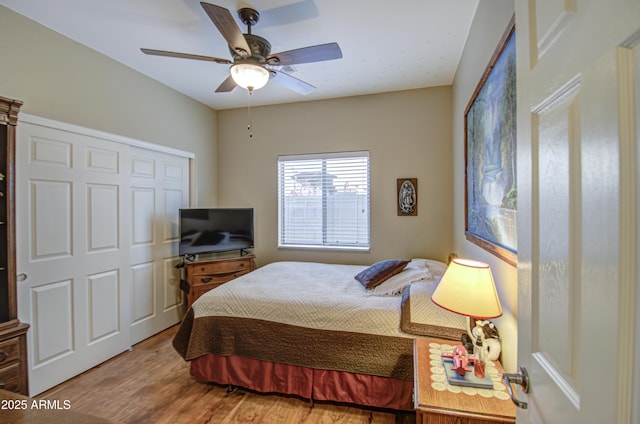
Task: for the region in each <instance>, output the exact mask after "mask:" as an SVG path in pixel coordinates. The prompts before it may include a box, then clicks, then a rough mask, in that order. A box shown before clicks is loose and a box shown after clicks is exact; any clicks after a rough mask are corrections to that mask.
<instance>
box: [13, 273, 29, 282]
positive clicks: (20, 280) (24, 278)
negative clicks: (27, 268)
mask: <svg viewBox="0 0 640 424" xmlns="http://www.w3.org/2000/svg"><path fill="white" fill-rule="evenodd" d="M16 279H17V280H18V282H19V283H22V282H23V281H24V280H26V279H27V274H25V273H24V272H21V273H20V274H18V275H17V276H16Z"/></svg>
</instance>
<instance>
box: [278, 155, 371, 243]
mask: <svg viewBox="0 0 640 424" xmlns="http://www.w3.org/2000/svg"><path fill="white" fill-rule="evenodd" d="M278 224H279V236H278V246H279V247H321V248H352V249H368V248H369V152H345V153H325V154H312V155H293V156H280V157H279V158H278Z"/></svg>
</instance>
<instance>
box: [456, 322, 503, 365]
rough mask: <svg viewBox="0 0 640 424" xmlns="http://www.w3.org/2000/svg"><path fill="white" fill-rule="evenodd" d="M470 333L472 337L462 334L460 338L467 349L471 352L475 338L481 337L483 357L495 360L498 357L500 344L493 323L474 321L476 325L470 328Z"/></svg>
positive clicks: (498, 334) (496, 329) (500, 349)
mask: <svg viewBox="0 0 640 424" xmlns="http://www.w3.org/2000/svg"><path fill="white" fill-rule="evenodd" d="M471 335H472V336H473V337H470V336H469V335H467V334H463V335H462V339H461V340H462V344H463V345H464V346H465V348H466V349H467V350H468V351H470V352H472V351H473V347H474V346H475V345H476V342H477V340H478V339H480V338H482V340H483V349H484V351H485V358H486V359H488V360H490V361H495V360H497V359H498V358H499V357H500V352H501V351H502V344H501V342H500V333H499V332H498V328H497V327H496V326H495V324H494V323H492V322H491V321H480V320H478V321H476V326H475V327H474V328H473V329H472V330H471Z"/></svg>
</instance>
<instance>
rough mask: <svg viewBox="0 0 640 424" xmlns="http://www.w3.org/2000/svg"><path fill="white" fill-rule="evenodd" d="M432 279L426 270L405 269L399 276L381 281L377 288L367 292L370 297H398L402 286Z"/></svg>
mask: <svg viewBox="0 0 640 424" xmlns="http://www.w3.org/2000/svg"><path fill="white" fill-rule="evenodd" d="M431 277H432V275H431V272H430V271H429V270H428V269H416V268H409V266H408V265H407V267H406V268H405V269H404V270H403V271H402V272H401V273H399V274H396V275H394V276H393V277H390V278H388V279H387V280H385V281H383V282H382V283H381V284H380V285H379V286H377V287H374V288H373V289H370V290H367V295H371V296H399V295H400V294H402V289H403V288H404V286H406V285H407V284H410V283H415V282H418V281H427V280H430V279H431Z"/></svg>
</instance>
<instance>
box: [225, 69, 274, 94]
mask: <svg viewBox="0 0 640 424" xmlns="http://www.w3.org/2000/svg"><path fill="white" fill-rule="evenodd" d="M230 72H231V78H233V81H234V82H235V83H236V84H237V85H239V86H240V87H242V88H246V89H247V90H258V89H260V88H262V87H264V86H265V85H266V84H267V81H269V71H268V70H266V69H265V68H264V67H262V66H260V65H256V64H254V63H239V64H237V65H233V66H232V67H231V70H230Z"/></svg>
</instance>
